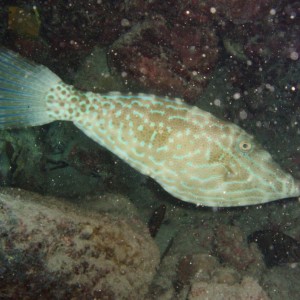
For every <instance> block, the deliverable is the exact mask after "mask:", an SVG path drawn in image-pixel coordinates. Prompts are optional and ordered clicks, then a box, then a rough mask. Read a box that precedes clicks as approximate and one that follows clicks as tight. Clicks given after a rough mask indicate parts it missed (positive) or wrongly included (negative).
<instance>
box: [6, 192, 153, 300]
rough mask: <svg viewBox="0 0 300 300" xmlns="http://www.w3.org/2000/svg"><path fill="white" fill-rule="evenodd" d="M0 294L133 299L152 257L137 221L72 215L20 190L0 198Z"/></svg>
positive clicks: (69, 208)
mask: <svg viewBox="0 0 300 300" xmlns="http://www.w3.org/2000/svg"><path fill="white" fill-rule="evenodd" d="M0 207H1V211H0V236H1V248H0V249H1V251H0V262H1V268H0V277H1V286H0V295H1V297H4V298H10V299H12V298H13V299H20V298H22V299H38V298H43V299H54V298H55V299H57V298H59V299H63V298H64V299H71V298H72V299H137V298H140V297H143V295H145V293H146V292H147V290H148V285H149V283H150V282H151V280H152V277H153V275H154V272H155V268H156V267H157V265H158V263H159V251H158V248H157V247H156V245H155V244H154V242H153V241H152V239H151V238H150V236H149V233H148V231H147V228H146V227H145V226H144V225H143V224H142V223H140V222H139V221H138V220H136V219H133V220H132V221H129V220H126V219H124V218H121V217H119V218H115V217H113V216H111V215H109V214H105V215H104V214H100V213H96V212H93V211H88V210H83V209H81V210H80V211H79V209H78V207H77V206H75V205H71V204H67V203H65V202H64V201H62V200H56V199H54V198H50V197H42V196H40V195H38V194H33V193H29V192H25V191H22V190H18V191H16V190H11V189H9V190H4V191H2V192H1V194H0Z"/></svg>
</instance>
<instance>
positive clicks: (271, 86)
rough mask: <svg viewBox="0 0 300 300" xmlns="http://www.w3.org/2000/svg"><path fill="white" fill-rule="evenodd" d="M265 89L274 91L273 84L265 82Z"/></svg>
mask: <svg viewBox="0 0 300 300" xmlns="http://www.w3.org/2000/svg"><path fill="white" fill-rule="evenodd" d="M266 89H267V90H269V91H270V92H274V91H275V88H274V86H273V85H271V84H269V83H267V84H266Z"/></svg>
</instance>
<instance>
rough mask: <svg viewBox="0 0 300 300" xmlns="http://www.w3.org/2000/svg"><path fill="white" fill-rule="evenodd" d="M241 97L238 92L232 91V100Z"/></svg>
mask: <svg viewBox="0 0 300 300" xmlns="http://www.w3.org/2000/svg"><path fill="white" fill-rule="evenodd" d="M240 98H241V94H240V93H234V94H233V99H234V100H238V99H240Z"/></svg>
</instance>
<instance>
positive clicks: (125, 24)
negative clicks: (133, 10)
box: [121, 19, 130, 27]
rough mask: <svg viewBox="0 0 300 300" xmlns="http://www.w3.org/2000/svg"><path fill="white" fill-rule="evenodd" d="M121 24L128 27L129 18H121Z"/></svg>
mask: <svg viewBox="0 0 300 300" xmlns="http://www.w3.org/2000/svg"><path fill="white" fill-rule="evenodd" d="M121 25H122V26H123V27H129V26H130V22H129V20H127V19H122V21H121Z"/></svg>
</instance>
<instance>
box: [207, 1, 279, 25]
mask: <svg viewBox="0 0 300 300" xmlns="http://www.w3.org/2000/svg"><path fill="white" fill-rule="evenodd" d="M207 5H209V6H210V7H211V8H213V11H214V9H215V13H216V15H217V16H220V17H221V18H222V17H225V18H226V19H228V20H229V21H232V22H233V23H235V24H244V23H248V22H253V21H255V20H258V19H261V18H265V17H266V16H268V15H269V13H270V9H272V8H276V7H277V6H278V5H279V3H278V1H275V0H246V1H240V0H229V1H228V0H209V1H208V3H207Z"/></svg>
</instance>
